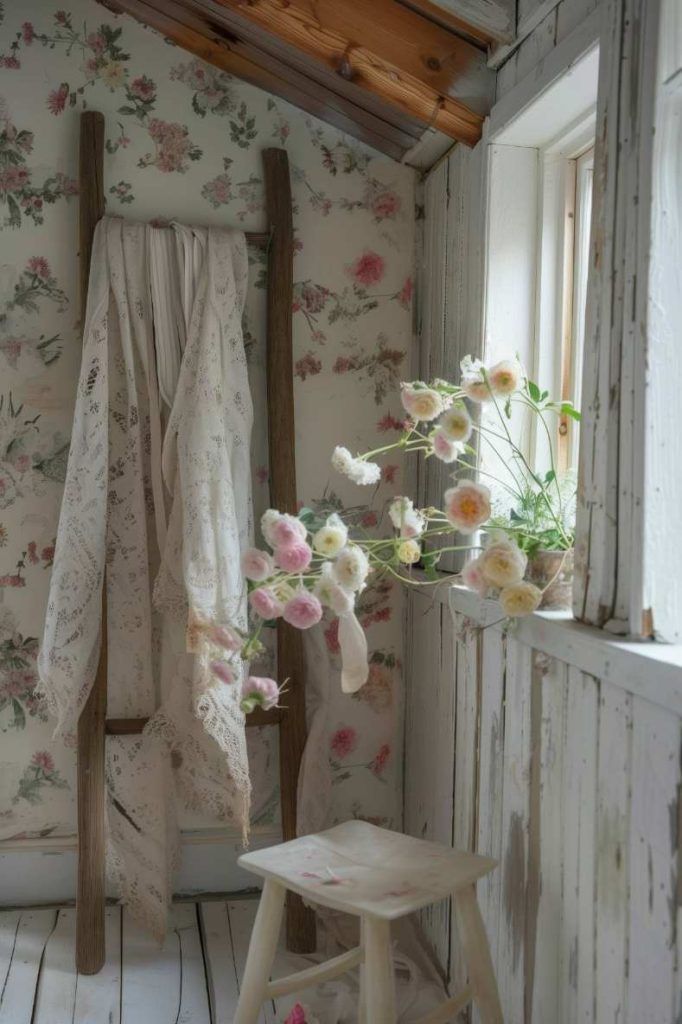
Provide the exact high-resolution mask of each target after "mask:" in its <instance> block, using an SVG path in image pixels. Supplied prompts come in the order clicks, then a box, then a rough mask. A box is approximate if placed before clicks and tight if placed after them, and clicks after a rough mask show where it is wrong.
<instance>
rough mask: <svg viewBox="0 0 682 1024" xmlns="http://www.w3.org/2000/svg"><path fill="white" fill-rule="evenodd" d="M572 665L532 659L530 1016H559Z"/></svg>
mask: <svg viewBox="0 0 682 1024" xmlns="http://www.w3.org/2000/svg"><path fill="white" fill-rule="evenodd" d="M567 676H568V669H567V667H566V665H565V664H564V663H563V662H560V661H557V660H556V659H554V658H546V657H545V656H544V655H539V654H536V655H535V657H534V663H533V681H532V698H531V699H532V714H531V721H532V722H533V723H534V724H535V728H533V729H532V733H533V739H532V744H533V749H532V759H533V770H532V781H531V826H530V844H529V848H530V856H529V864H528V878H529V882H528V906H527V908H526V915H527V916H526V935H527V939H528V941H527V944H526V957H527V963H526V989H527V991H526V1006H527V1013H526V1019H527V1020H528V1021H530V1020H533V1021H550V1020H560V1019H561V1017H560V1013H559V1007H560V1000H559V993H560V987H559V965H560V952H561V942H560V938H561V929H560V924H561V906H562V883H563V878H562V863H563V857H564V850H563V833H562V820H563V816H564V813H565V808H564V802H563V767H564V717H565V700H566V686H567Z"/></svg>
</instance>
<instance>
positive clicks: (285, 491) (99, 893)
mask: <svg viewBox="0 0 682 1024" xmlns="http://www.w3.org/2000/svg"><path fill="white" fill-rule="evenodd" d="M263 170H264V178H265V195H266V208H267V217H268V231H266V232H263V233H247V234H246V239H247V242H248V243H249V244H250V245H253V246H259V247H261V248H266V249H267V252H268V286H267V394H268V437H269V447H270V500H271V502H272V505H273V506H274V507H275V508H278V509H279V510H280V511H283V512H292V513H295V512H296V459H295V434H294V389H293V355H292V291H293V252H294V248H293V240H294V238H293V219H292V209H291V183H290V178H289V160H288V157H287V153H286V150H284V149H265V150H264V151H263ZM79 181H80V218H79V219H80V225H79V231H80V288H81V323H82V325H83V328H85V311H86V303H87V294H88V279H89V274H90V257H91V253H92V242H93V235H94V231H95V225H96V224H97V222H98V221H99V220H100V219H101V217H103V216H104V115H103V114H101V113H98V112H97V111H86V112H84V113H83V114H81V122H80V162H79ZM277 670H278V674H279V676H280V678H282V679H289V680H290V681H291V682H290V686H289V689H288V691H287V707H286V708H276V709H273V710H271V711H266V712H264V711H262V710H257V711H254V712H253V713H252V714H250V715H249V716H248V718H247V725H249V726H262V725H278V726H279V731H280V735H279V750H280V753H279V758H280V793H281V807H282V835H283V838H284V840H288V839H293V838H295V836H296V791H297V786H298V773H299V767H300V763H301V757H302V754H303V748H304V746H305V740H306V718H305V664H304V657H303V637H302V634H301V633H300V632H299V631H298V630H295V629H293V628H292V627H291V626H288V625H287V624H286V623H284V622H281V621H280V622H279V623H278V626H277ZM106 714H107V607H106V578H105V580H104V582H103V586H102V641H101V650H100V658H99V664H98V667H97V673H96V675H95V681H94V683H93V686H92V690H91V692H90V696H89V697H88V700H87V703H86V704H85V707H84V708H83V711H82V713H81V716H80V719H79V721H78V768H77V779H78V887H77V904H76V906H77V911H76V966H77V969H78V971H79V973H81V974H96V973H97V972H98V971H99V970H101V968H102V966H103V964H104V958H105V952H106V951H105V941H104V909H105V834H104V800H105V776H104V746H105V737H106V736H107V735H109V736H131V735H136V734H139V733H141V732H142V731H143V729H144V727H145V725H146V723H147V721H148V719H146V718H107V716H106ZM286 936H287V947H288V949H290V950H292V951H293V952H299V953H307V952H311V951H312V950H314V948H315V918H314V915H313V912H312V911H311V910H310V909H309V908H307V907H305V906H304V905H303V902H302V901H301V899H300V897H299V896H296V895H295V894H293V893H291V894H289V898H288V901H287V916H286Z"/></svg>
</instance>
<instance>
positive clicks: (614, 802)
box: [595, 682, 643, 1024]
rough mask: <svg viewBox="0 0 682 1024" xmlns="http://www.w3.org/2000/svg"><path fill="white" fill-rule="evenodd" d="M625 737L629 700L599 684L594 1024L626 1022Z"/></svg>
mask: <svg viewBox="0 0 682 1024" xmlns="http://www.w3.org/2000/svg"><path fill="white" fill-rule="evenodd" d="M631 733H632V698H631V696H630V694H628V693H625V692H624V691H623V690H621V689H620V688H619V687H617V686H613V685H612V684H610V683H605V682H602V684H601V695H600V708H599V764H598V783H597V787H598V789H597V792H598V797H597V842H596V856H597V927H596V965H597V966H596V985H597V991H596V999H595V1008H596V1012H595V1019H596V1020H598V1021H605V1022H608V1024H610V1022H612V1021H613V1022H614V1024H617V1022H619V1021H622V1020H625V1019H626V1017H625V1014H626V1004H625V967H626V957H627V929H628V913H629V910H628V830H629V816H630V771H631ZM642 881H643V879H642V880H640V884H641V882H642Z"/></svg>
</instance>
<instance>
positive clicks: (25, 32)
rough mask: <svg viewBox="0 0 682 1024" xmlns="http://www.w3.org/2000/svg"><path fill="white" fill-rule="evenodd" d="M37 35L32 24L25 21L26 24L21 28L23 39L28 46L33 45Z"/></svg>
mask: <svg viewBox="0 0 682 1024" xmlns="http://www.w3.org/2000/svg"><path fill="white" fill-rule="evenodd" d="M35 34H36V33H35V29H34V28H33V25H32V24H31V22H30V21H25V22H24V24H23V25H22V26H21V38H22V39H23V41H24V42H25V43H26V45H27V46H30V45H31V43H32V42H33V37H34V36H35Z"/></svg>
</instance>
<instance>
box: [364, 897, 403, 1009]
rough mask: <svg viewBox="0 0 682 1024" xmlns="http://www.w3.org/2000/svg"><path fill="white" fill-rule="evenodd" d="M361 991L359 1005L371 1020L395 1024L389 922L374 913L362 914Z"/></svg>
mask: <svg viewBox="0 0 682 1024" xmlns="http://www.w3.org/2000/svg"><path fill="white" fill-rule="evenodd" d="M363 932H364V940H365V969H364V972H363V982H364V986H363V987H364V995H362V994H361V996H360V998H361V1005H362V1006H363V1008H364V1013H365V1014H366V1018H367V1020H368V1021H369V1022H371V1024H395V1021H396V1013H395V984H394V980H393V959H392V957H391V925H390V922H388V921H382V920H381V919H380V918H377V917H366V918H365V919H364V925H363Z"/></svg>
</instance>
